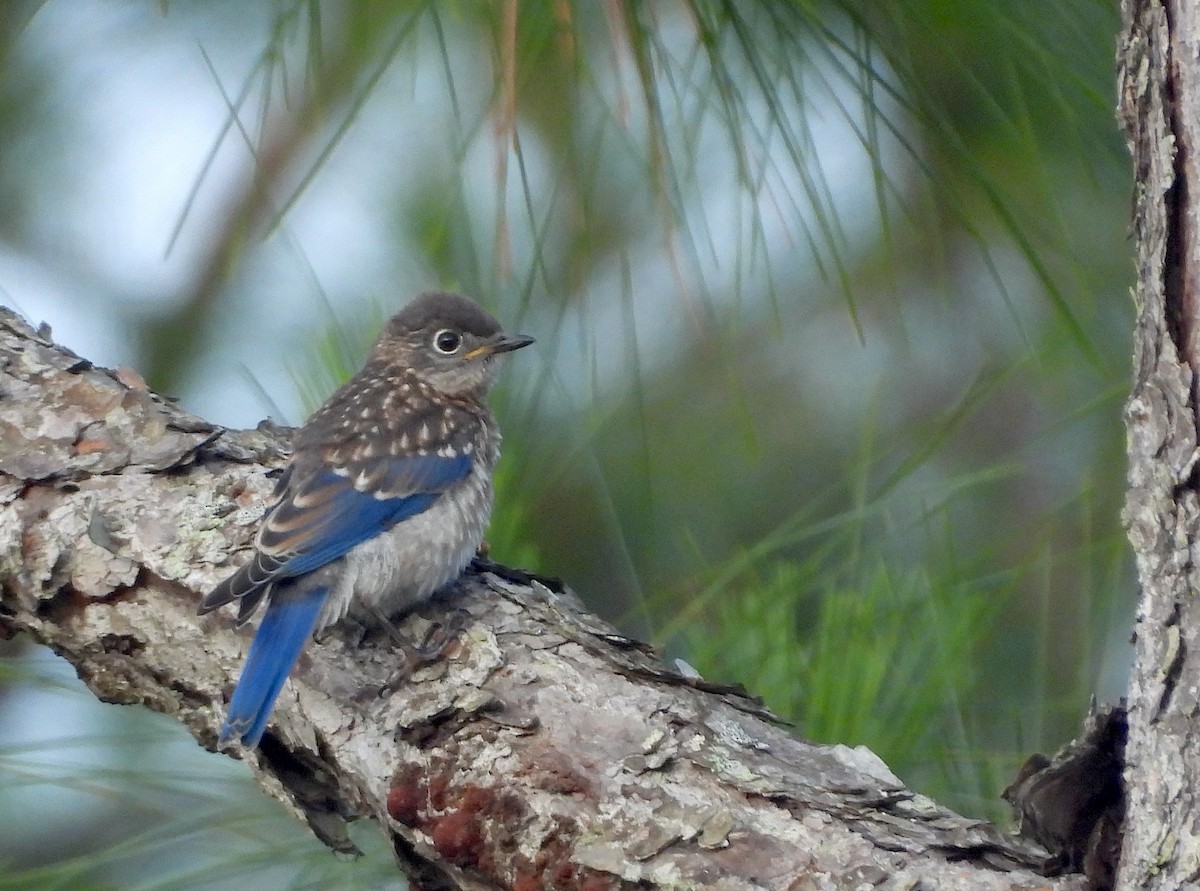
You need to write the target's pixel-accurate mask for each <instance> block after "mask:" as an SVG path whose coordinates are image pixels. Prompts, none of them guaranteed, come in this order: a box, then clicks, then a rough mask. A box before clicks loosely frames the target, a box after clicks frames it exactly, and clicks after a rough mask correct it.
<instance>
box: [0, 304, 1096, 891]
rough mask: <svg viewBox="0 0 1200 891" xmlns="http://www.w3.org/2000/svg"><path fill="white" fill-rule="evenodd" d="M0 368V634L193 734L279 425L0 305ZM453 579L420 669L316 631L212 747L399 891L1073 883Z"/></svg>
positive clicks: (421, 625)
mask: <svg viewBox="0 0 1200 891" xmlns="http://www.w3.org/2000/svg"><path fill="white" fill-rule="evenodd" d="M0 369H2V371H0V585H2V587H0V631H4V632H7V633H10V634H11V633H17V632H24V633H27V634H29V635H31V636H32V637H33V638H35V639H36V640H38V641H40V642H42V643H44V644H47V645H49V646H51V647H53V648H54V649H55V650H56V651H57V652H59V653H61V654H62V655H64V656H65V657H66V658H67V659H68V660H70V661H71V662H72V663H73V664H74V665H75V667H76V669H77V670H78V672H79V675H80V677H82V678H83V680H84V681H85V682H86V683H87V684H88V685H89V686H90V687H91V689H92V690H94V691H95V693H96V695H97V696H99V697H100V698H102V699H104V700H106V701H110V702H117V703H137V704H141V705H145V706H148V707H150V708H153V709H156V710H158V711H161V712H165V713H167V714H170V715H173V716H175V717H176V718H178V719H179V721H180V722H181V723H183V724H184V725H185V726H186V727H187V728H188V730H189V731H190V732H191V733H192V734H193V735H194V736H195V737H196V738H197V739H198V740H199V741H200V743H201V744H203V745H206V746H210V747H211V746H212V745H213V744H214V742H215V738H216V729H217V725H218V722H219V718H220V715H221V713H222V711H223V702H224V700H225V699H226V697H227V695H228V693H229V691H230V689H231V686H232V679H233V677H234V674H235V673H236V671H237V669H238V667H239V666H240V663H241V660H242V658H243V656H244V654H245V650H246V647H247V643H248V639H249V634H248V633H247V631H246V630H235V629H234V628H233V626H232V621H231V618H230V617H229V616H225V615H214V616H208V617H205V618H203V619H201V618H198V617H197V616H196V615H195V608H196V603H197V600H198V598H199V596H200V594H201V593H202V592H204V591H205V590H206V589H207V588H208V587H209V586H211V585H212V584H213V583H214V582H215V581H216V580H217V579H218V578H220V577H221V576H222V575H224V574H225V573H227V572H228V571H229V569H230V566H231V565H232V564H234V563H236V562H237V561H238V560H240V559H242V558H243V557H244V555H245V553H246V548H247V544H248V540H249V537H250V534H251V532H252V529H253V524H254V522H255V521H256V519H257V518H258V516H259V515H260V513H261V511H262V509H263V507H264V506H265V504H266V502H267V500H268V498H269V496H270V491H271V488H272V479H271V476H272V472H273V471H275V470H277V469H278V468H279V466H280V465H281V463H282V461H283V460H284V458H285V456H286V431H278V430H273V429H270V428H265V427H264V428H260V429H259V430H255V431H240V432H234V431H229V430H223V429H220V428H217V427H214V426H212V425H210V424H207V423H205V422H203V421H201V420H199V419H197V418H195V417H192V416H190V415H188V414H186V413H185V412H183V411H181V410H180V409H178V408H177V407H176V406H174V405H172V404H171V403H170V402H168V401H166V400H163V399H161V398H158V397H156V396H155V395H154V394H152V393H150V392H148V391H147V390H146V389H145V387H144V385H141V384H140V381H139V380H138V379H137V378H136V376H135V375H132V374H129V373H121V372H116V373H113V372H109V371H106V370H104V369H101V368H96V367H93V366H92V365H91V364H89V363H88V362H86V361H83V360H80V359H79V358H77V357H76V356H74V355H72V354H70V353H69V352H67V351H65V350H63V349H62V348H60V347H57V346H55V345H53V344H52V343H51V342H50V341H49V340H47V339H46V338H44V337H42V336H39V335H38V334H37V333H35V332H34V331H32V330H31V329H30V328H29V327H28V326H27V325H25V323H23V322H22V321H21V320H19V319H18V318H17V317H15V316H14V315H12V314H11V313H8V312H7V311H0ZM458 587H459V589H458V590H457V591H455V592H451V594H450V595H448V596H447V597H444V598H441V599H439V600H437V601H435V602H433V603H431V604H429V605H427V606H426V607H424V608H422V609H421V610H418V611H417V612H416V613H414V614H412V615H410V616H408V617H407V618H406V619H404V620H403V621H402V622H401V624H400V630H401V631H402V632H403V633H405V634H407V635H409V636H411V637H413V638H419V637H420V636H421V635H422V634H423V632H424V631H425V630H426V629H427V628H428V627H430V625H431V624H433V623H437V622H444V623H446V624H448V625H450V626H451V627H454V628H455V630H454V633H453V635H452V645H451V646H449V647H448V648H446V651H445V652H444V654H443V655H442V656H441V657H440V658H439V659H438V660H437V661H436V662H434V663H432V664H430V665H427V666H423V667H419V668H417V669H415V670H414V671H412V672H410V673H409V674H408V676H406V677H404V676H403V674H404V673H403V672H402V671H401V667H402V664H403V662H404V660H403V658H402V656H401V653H402V652H403V651H402V650H398V649H397V648H396V647H395V645H394V643H393V642H392V641H391V639H390V638H389V637H388V636H387V635H383V634H379V635H371V636H368V637H367V638H366V639H365V640H361V641H357V640H354V641H352V640H350V639H349V638H348V635H347V634H342V633H334V634H332V635H330V636H329V638H328V639H326V640H324V641H321V642H320V643H316V644H313V645H311V646H310V647H309V648H308V650H307V653H306V655H305V657H304V658H303V659H302V661H301V664H300V666H299V667H298V670H297V671H296V673H295V675H294V677H293V680H292V681H290V682H289V684H288V686H287V687H286V688H285V689H284V692H283V695H282V696H281V697H280V701H279V706H278V709H277V711H276V715H275V719H274V720H273V722H272V726H271V728H270V730H269V731H268V735H267V736H266V738H265V739H264V742H263V745H262V747H261V749H260V750H257V751H252V752H241V753H239V756H240V757H243V758H245V759H246V761H247V763H248V764H249V766H250V767H251V769H252V770H254V772H255V773H256V775H257V777H258V779H259V780H260V782H261V783H262V785H263V787H264V788H265V789H266V790H267V791H268V792H269V793H270V794H272V795H274V796H276V797H277V798H278V799H279V800H280V801H282V802H283V803H284V804H285V805H286V806H287V807H289V808H290V809H291V810H292V811H293V812H294V813H295V814H296V815H297V816H298V817H300V818H302V819H305V820H307V821H308V823H309V825H310V826H311V827H312V828H313V830H314V831H315V832H316V833H317V835H318V836H319V837H320V838H322V839H323V840H324V841H325V842H326V843H327V844H329V845H330V846H331V847H334V848H336V849H341V850H347V851H349V850H351V849H352V846H351V845H350V842H349V841H348V840H347V838H346V835H345V833H344V825H345V824H344V821H346V820H349V819H353V818H356V817H362V816H365V817H369V818H373V819H376V820H378V821H379V822H380V824H381V825H382V826H383V828H384V830H385V832H386V833H387V834H388V836H389V837H390V839H391V840H392V843H393V847H394V850H395V852H396V855H397V859H398V862H399V864H400V866H401V868H403V869H404V870H405V872H407V873H408V874H409V875H410V876H413V877H414V878H416V879H417V882H418V884H419V886H420V887H424V888H512V889H535V888H564V889H567V888H570V889H603V888H632V887H638V888H676V889H685V888H686V889H692V888H719V889H730V891H732V889H751V888H770V889H792V888H797V889H798V888H851V887H854V888H861V887H873V886H878V887H892V888H916V887H922V888H931V887H937V888H939V889H956V888H972V889H1001V888H1004V889H1010V888H1029V889H1033V888H1078V887H1081V880H1080V879H1078V878H1077V877H1076V878H1071V879H1062V880H1058V881H1054V882H1051V881H1047V880H1045V879H1042V878H1039V877H1038V876H1036V875H1035V874H1034V872H1032V871H1031V870H1032V869H1034V868H1039V867H1042V866H1043V865H1044V864H1045V862H1046V858H1045V853H1044V852H1042V851H1041V850H1040V849H1038V848H1037V847H1035V846H1033V845H1032V844H1029V843H1025V842H1019V841H1016V840H1013V839H1011V838H1009V837H1006V836H1004V835H1002V834H1001V833H1000V832H998V831H997V830H996V829H995V828H994V827H991V826H989V825H987V824H984V823H980V822H976V821H972V820H969V819H966V818H964V817H961V816H959V815H957V814H954V813H952V812H950V811H948V810H946V809H944V808H942V807H939V806H938V805H937V804H935V803H934V802H933V801H931V800H929V799H928V798H926V797H924V796H921V795H918V794H915V793H913V792H912V791H910V790H908V789H906V788H905V787H904V786H903V785H902V784H901V783H900V782H899V781H898V780H897V779H896V778H895V777H894V776H893V775H892V773H891V772H890V771H889V770H888V769H887V767H886V766H885V765H884V764H883V763H882V762H881V761H880V760H879V759H878V758H877V757H876V756H874V755H873V754H871V753H870V752H869V751H867V750H865V749H862V748H858V749H851V748H847V747H845V746H816V745H811V744H809V743H806V742H804V741H802V740H800V739H798V738H796V737H794V736H793V735H791V734H790V733H789V732H788V731H787V730H786V729H785V728H783V727H781V726H779V724H778V723H777V722H774V721H773V720H772V719H771V718H770V716H769V715H768V714H767V713H766V712H765V710H763V709H762V708H761V706H759V705H758V704H757V703H755V702H754V701H752V700H751V699H749V698H747V697H745V696H744V695H742V694H740V693H739V692H737V691H734V690H730V689H724V688H720V687H716V686H713V685H708V684H705V683H704V682H702V681H700V680H698V679H696V678H694V677H690V676H688V675H687V674H686V673H685V674H681V673H680V672H678V671H675V670H673V669H671V668H668V667H667V666H665V665H663V664H662V663H661V662H660V661H659V660H658V659H657V658H656V657H655V656H654V654H653V653H651V652H650V651H649V650H648V649H647V648H645V647H644V646H642V645H640V644H638V643H636V642H634V641H631V640H628V639H626V638H624V637H622V636H621V635H619V634H617V633H616V632H615V631H613V629H611V628H610V627H608V626H606V625H604V624H603V623H602V622H600V620H598V619H596V618H595V617H593V616H591V615H589V614H587V613H586V612H585V611H583V610H582V609H581V608H580V607H579V605H578V604H577V602H576V600H575V598H574V597H573V596H571V595H570V593H569V592H567V591H566V590H565V589H563V588H561V587H560V586H558V585H555V584H553V583H547V582H546V581H545V580H541V581H539V580H537V579H534V578H530V577H527V576H524V575H522V574H520V573H513V572H508V571H504V570H502V569H500V568H498V567H494V566H492V567H486V566H485V567H483V568H482V569H481V570H480V571H479V572H477V573H475V574H474V575H471V576H468V577H466V578H465V579H464V581H463V582H462V583H461V584H460V585H459V586H458ZM455 617H457V618H455ZM398 678H399V681H397V679H398Z"/></svg>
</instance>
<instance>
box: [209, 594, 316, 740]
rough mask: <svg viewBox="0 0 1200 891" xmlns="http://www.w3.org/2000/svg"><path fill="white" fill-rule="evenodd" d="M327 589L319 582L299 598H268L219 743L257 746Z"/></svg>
mask: <svg viewBox="0 0 1200 891" xmlns="http://www.w3.org/2000/svg"><path fill="white" fill-rule="evenodd" d="M289 593H291V592H289ZM327 593H328V589H327V588H324V587H322V588H317V589H315V590H312V591H306V592H304V593H303V594H302V595H301V596H299V597H294V598H292V597H285V598H272V600H271V603H270V604H269V605H268V606H267V611H266V614H265V615H263V620H262V623H261V624H260V625H259V626H258V633H256V634H255V635H254V640H253V641H251V643H250V654H249V655H248V656H246V665H245V667H244V668H243V669H242V676H241V677H240V678H239V679H238V682H237V687H235V688H234V691H233V698H232V699H231V700H230V701H229V713H228V715H226V717H225V724H224V726H223V727H222V728H221V737H220V740H219V742H218V745H224V744H225V743H227V742H228V741H229V740H231V739H235V738H240V739H241V740H242V742H243V743H244V744H245V745H246V746H248V747H250V748H253V747H254V746H256V745H258V742H259V740H260V739H262V735H263V731H264V730H265V729H266V726H267V718H269V717H270V716H271V710H272V709H273V708H274V707H275V699H276V697H277V696H279V691H280V690H281V689H283V682H284V681H285V680H287V676H288V674H289V673H290V672H291V670H292V666H294V665H295V664H296V660H297V659H299V658H300V651H301V650H302V649H304V644H305V643H306V642H307V641H308V638H309V637H310V636H311V635H312V632H313V628H314V627H315V626H316V624H317V616H318V615H319V614H320V612H321V606H322V605H323V604H324V603H325V596H326V594H327Z"/></svg>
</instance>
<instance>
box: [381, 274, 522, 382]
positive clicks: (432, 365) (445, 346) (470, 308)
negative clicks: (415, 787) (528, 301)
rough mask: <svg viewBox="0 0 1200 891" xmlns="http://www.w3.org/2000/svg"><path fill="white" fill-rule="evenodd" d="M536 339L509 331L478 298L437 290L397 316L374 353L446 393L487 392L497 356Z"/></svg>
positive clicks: (493, 373) (393, 318)
mask: <svg viewBox="0 0 1200 891" xmlns="http://www.w3.org/2000/svg"><path fill="white" fill-rule="evenodd" d="M531 343H533V338H532V337H529V336H528V335H525V334H507V333H505V331H504V329H503V328H501V327H500V323H499V322H497V321H496V319H495V318H494V317H493V316H492V315H491V314H490V313H488V312H487V311H486V310H485V309H484V308H483V307H481V306H480V305H479V304H477V303H476V302H475V301H473V300H469V299H468V298H466V297H462V296H460V295H458V294H448V293H443V292H432V293H426V294H421V295H420V296H418V297H417V298H415V299H414V300H413V301H412V302H411V303H409V304H408V305H407V306H406V307H404V309H402V310H400V312H398V313H396V315H394V316H392V318H391V320H390V321H389V322H388V324H387V327H386V328H384V330H383V334H382V335H380V338H379V341H378V342H377V343H376V345H375V354H376V355H377V356H378V357H379V358H381V359H383V360H384V361H386V362H388V363H389V364H391V363H397V364H400V365H402V366H404V367H407V368H411V369H412V371H413V372H414V373H415V374H417V375H418V376H419V377H420V378H421V379H422V380H424V381H425V382H427V383H428V384H429V385H430V386H431V387H433V388H434V389H435V390H437V391H439V392H441V393H444V394H446V395H447V396H461V395H468V394H473V395H483V394H484V393H486V392H487V390H488V389H489V388H490V387H491V386H492V384H493V383H494V382H495V380H496V374H497V372H498V370H499V369H498V367H497V362H496V361H495V360H496V358H497V357H498V356H500V355H502V354H503V353H509V352H512V351H513V350H519V349H520V348H521V347H525V346H529V344H531Z"/></svg>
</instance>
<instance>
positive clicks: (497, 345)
mask: <svg viewBox="0 0 1200 891" xmlns="http://www.w3.org/2000/svg"><path fill="white" fill-rule="evenodd" d="M531 343H533V338H532V337H530V336H529V335H528V334H504V333H500V334H497V335H496V336H495V337H492V338H491V339H490V340H488V341H487V343H481V344H480V345H479V346H477V347H475V349H473V350H471V351H470V352H469V353H467V354H466V355H465V356H463V358H464V359H477V358H480V357H482V356H492V355H495V354H496V353H511V352H512V351H513V350H519V349H520V348H521V347H527V346H529V345H530V344H531Z"/></svg>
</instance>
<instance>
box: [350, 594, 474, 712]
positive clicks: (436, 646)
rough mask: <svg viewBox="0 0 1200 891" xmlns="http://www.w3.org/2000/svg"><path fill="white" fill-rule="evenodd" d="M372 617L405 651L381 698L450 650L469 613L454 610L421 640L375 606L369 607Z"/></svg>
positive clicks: (381, 691)
mask: <svg viewBox="0 0 1200 891" xmlns="http://www.w3.org/2000/svg"><path fill="white" fill-rule="evenodd" d="M368 609H369V610H370V613H371V616H372V618H373V619H374V620H375V621H376V622H377V623H378V624H379V625H380V626H381V627H382V628H383V629H384V631H385V632H386V633H387V635H388V637H389V638H391V640H392V643H393V644H395V646H396V648H397V649H399V650H400V651H401V653H403V654H404V658H403V659H402V660H401V663H400V665H399V667H398V668H397V669H396V672H395V674H394V675H393V676H392V678H391V679H390V680H389V681H387V682H386V683H385V684H383V686H382V687H381V688H380V690H379V695H380V696H381V697H384V696H390V695H391V694H392V693H394V692H396V690H397V689H399V688H400V687H401V686H403V684H404V683H405V682H406V681H407V680H408V679H409V678H410V677H411V676H412V674H413V672H415V671H417V670H418V669H420V668H424V667H425V666H426V665H431V664H433V663H435V662H437V661H438V660H440V659H441V658H442V657H443V656H445V655H446V653H447V652H449V650H450V649H451V647H452V646H453V645H454V644H455V642H456V641H457V640H458V635H459V632H460V631H462V629H463V628H464V627H465V625H466V622H465V616H466V613H465V612H464V611H462V610H455V611H454V613H452V614H451V616H450V618H448V619H447V620H446V621H445V622H431V623H430V625H429V627H428V628H427V629H426V630H425V634H424V636H423V637H422V639H421V641H420V642H419V643H416V642H414V641H413V640H411V639H410V638H409V637H407V636H406V635H404V634H402V633H401V632H400V630H399V629H398V628H397V627H396V626H395V625H394V624H393V623H392V621H391V620H390V619H389V618H388V617H387V616H385V615H384V614H383V612H382V611H381V610H380V609H379V608H378V607H376V606H374V605H371V606H370V607H368Z"/></svg>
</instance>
